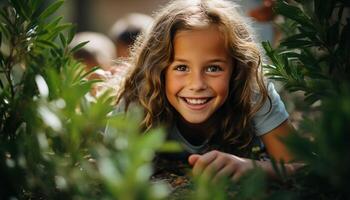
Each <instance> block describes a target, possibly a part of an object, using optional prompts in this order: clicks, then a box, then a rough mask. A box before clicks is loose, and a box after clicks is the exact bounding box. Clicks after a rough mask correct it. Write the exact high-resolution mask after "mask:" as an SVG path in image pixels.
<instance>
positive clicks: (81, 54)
mask: <svg viewBox="0 0 350 200" xmlns="http://www.w3.org/2000/svg"><path fill="white" fill-rule="evenodd" d="M87 41H88V43H87V44H85V45H84V46H83V47H82V48H81V49H79V50H78V51H76V52H74V54H73V56H74V57H75V59H77V60H79V61H81V62H82V63H83V64H84V65H85V69H86V71H89V70H91V69H92V68H93V67H96V66H98V67H100V69H97V70H96V71H94V72H93V73H92V74H91V75H90V76H89V77H88V79H90V80H91V79H100V80H102V81H103V82H101V83H99V84H95V86H94V87H93V90H92V91H91V94H92V96H98V94H99V93H100V92H102V91H103V90H104V88H105V87H104V84H102V83H104V82H106V81H109V80H111V79H112V78H113V74H115V73H116V72H117V71H116V68H115V67H114V66H113V65H114V63H113V61H114V59H115V54H116V49H115V46H114V44H113V42H112V41H111V39H109V38H108V37H107V36H106V35H104V34H102V33H97V32H80V33H77V34H76V35H75V36H74V38H73V40H72V42H71V44H70V47H71V48H73V47H74V46H76V45H78V44H80V43H82V42H87Z"/></svg>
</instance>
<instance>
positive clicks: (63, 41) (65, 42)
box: [59, 33, 67, 48]
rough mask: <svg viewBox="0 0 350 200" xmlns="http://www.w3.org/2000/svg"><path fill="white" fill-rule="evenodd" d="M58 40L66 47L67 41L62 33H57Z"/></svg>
mask: <svg viewBox="0 0 350 200" xmlns="http://www.w3.org/2000/svg"><path fill="white" fill-rule="evenodd" d="M59 37H60V40H61V44H62V46H63V47H64V48H65V47H67V41H66V38H65V37H64V35H63V34H62V33H60V34H59Z"/></svg>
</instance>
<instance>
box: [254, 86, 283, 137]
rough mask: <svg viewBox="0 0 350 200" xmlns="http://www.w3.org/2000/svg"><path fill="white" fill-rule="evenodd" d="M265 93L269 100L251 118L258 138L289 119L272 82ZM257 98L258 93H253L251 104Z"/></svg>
mask: <svg viewBox="0 0 350 200" xmlns="http://www.w3.org/2000/svg"><path fill="white" fill-rule="evenodd" d="M267 91H268V96H269V98H268V99H267V100H266V101H265V102H264V104H263V106H262V107H261V108H260V109H259V110H258V111H257V112H256V113H255V115H254V117H253V122H254V125H255V128H256V133H257V135H258V136H261V135H264V134H265V133H268V132H269V131H271V130H272V129H274V128H276V127H277V126H279V125H280V124H281V123H282V122H284V121H285V120H286V119H288V117H289V114H288V112H287V110H286V108H285V106H284V103H283V101H282V100H281V97H280V95H279V94H278V92H277V91H276V89H275V86H274V84H273V83H272V82H269V83H268V84H267ZM258 98H259V93H254V94H253V103H255V102H256V100H257V99H258ZM254 100H255V101H254Z"/></svg>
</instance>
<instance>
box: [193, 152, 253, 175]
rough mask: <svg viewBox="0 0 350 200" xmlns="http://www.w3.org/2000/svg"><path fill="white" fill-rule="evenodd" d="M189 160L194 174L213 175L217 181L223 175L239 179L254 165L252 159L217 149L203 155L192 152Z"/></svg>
mask: <svg viewBox="0 0 350 200" xmlns="http://www.w3.org/2000/svg"><path fill="white" fill-rule="evenodd" d="M188 162H189V163H190V165H192V166H193V169H192V173H193V175H194V176H199V175H202V174H206V175H209V176H210V177H213V181H217V180H218V179H220V178H222V177H228V178H229V179H231V180H232V181H237V180H238V179H239V178H240V177H242V175H243V174H244V173H245V172H247V171H248V170H250V169H253V167H254V165H253V161H252V160H249V159H245V158H240V157H237V156H234V155H232V154H228V153H223V152H220V151H217V150H213V151H210V152H208V153H205V154H203V155H198V154H192V155H191V156H189V158H188Z"/></svg>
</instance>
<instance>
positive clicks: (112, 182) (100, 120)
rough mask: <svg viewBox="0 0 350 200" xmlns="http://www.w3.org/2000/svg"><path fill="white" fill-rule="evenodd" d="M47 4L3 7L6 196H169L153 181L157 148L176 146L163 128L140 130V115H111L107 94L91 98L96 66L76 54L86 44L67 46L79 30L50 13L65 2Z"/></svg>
mask: <svg viewBox="0 0 350 200" xmlns="http://www.w3.org/2000/svg"><path fill="white" fill-rule="evenodd" d="M42 3H43V1H41V0H30V1H26V0H11V1H9V2H8V3H7V4H5V5H4V7H2V10H1V11H0V29H1V34H0V36H1V37H0V38H1V39H0V41H1V43H0V45H1V51H0V67H1V71H0V96H1V99H0V116H1V121H0V130H1V135H0V177H1V179H2V180H1V183H0V191H1V193H0V198H1V199H11V198H16V199H62V198H67V199H161V198H164V197H165V196H166V195H167V194H168V192H169V190H168V188H167V187H166V186H165V185H164V184H163V183H162V182H158V183H153V184H150V182H149V178H150V176H151V174H152V165H151V161H152V159H153V157H154V154H155V151H156V150H159V149H160V148H168V149H169V146H166V145H163V142H164V139H165V138H164V134H163V131H162V130H161V129H159V130H153V131H151V132H149V133H146V134H144V135H141V134H139V133H140V130H138V128H137V127H138V124H139V120H140V113H139V112H135V113H133V114H131V115H130V116H124V115H118V116H115V115H109V113H111V112H112V111H113V109H114V108H113V106H112V105H113V101H114V99H113V98H112V97H111V96H110V95H109V93H108V92H107V93H105V94H104V95H101V96H100V97H99V98H97V99H96V100H95V101H93V102H91V101H88V100H87V98H86V95H87V94H88V93H89V91H90V90H91V86H92V85H93V84H94V82H95V81H88V80H87V79H86V77H87V76H88V75H89V74H91V73H92V72H93V71H94V70H95V69H96V68H94V69H93V70H91V71H87V72H86V71H85V69H84V66H83V65H81V64H80V63H78V62H77V61H75V60H74V59H73V58H72V53H73V52H74V51H76V50H77V49H79V48H80V47H81V46H82V45H84V43H82V44H79V45H77V46H76V47H74V48H72V49H70V48H68V45H69V43H70V42H71V40H72V38H73V36H74V27H73V26H72V25H70V24H62V23H61V22H60V21H61V20H62V17H57V18H53V19H52V20H51V18H50V16H51V15H52V14H53V13H54V12H55V11H56V10H57V9H58V8H59V7H60V6H61V5H62V3H63V1H57V2H54V3H53V4H51V5H50V6H49V7H47V8H44V7H42ZM107 122H108V124H109V127H110V128H111V131H109V134H108V135H104V133H103V130H104V127H106V124H107ZM170 147H171V146H170Z"/></svg>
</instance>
